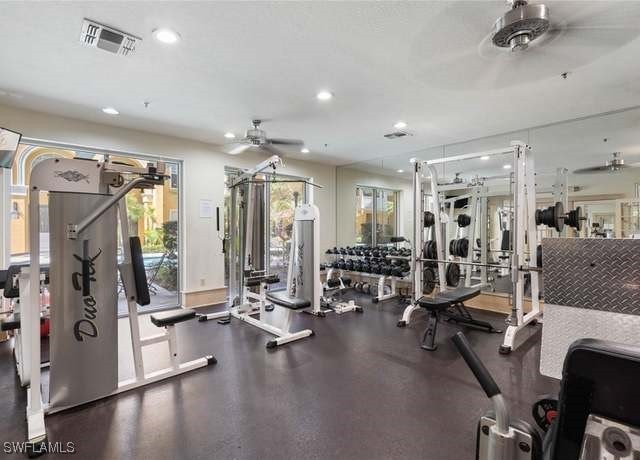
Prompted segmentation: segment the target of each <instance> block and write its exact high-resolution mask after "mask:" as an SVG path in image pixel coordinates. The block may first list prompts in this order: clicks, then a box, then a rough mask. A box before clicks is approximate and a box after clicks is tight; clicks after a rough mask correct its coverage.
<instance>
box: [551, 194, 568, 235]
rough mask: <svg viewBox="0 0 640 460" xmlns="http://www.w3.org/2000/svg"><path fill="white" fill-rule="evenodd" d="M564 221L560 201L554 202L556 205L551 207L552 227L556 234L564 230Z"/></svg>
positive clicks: (562, 207)
mask: <svg viewBox="0 0 640 460" xmlns="http://www.w3.org/2000/svg"><path fill="white" fill-rule="evenodd" d="M564 219H565V215H564V206H563V205H562V202H561V201H556V204H555V206H554V207H553V226H554V227H555V229H556V230H557V231H558V233H559V232H561V231H562V230H564Z"/></svg>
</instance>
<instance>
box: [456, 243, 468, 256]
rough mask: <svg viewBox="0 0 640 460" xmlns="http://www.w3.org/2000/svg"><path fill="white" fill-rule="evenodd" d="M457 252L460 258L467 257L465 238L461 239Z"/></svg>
mask: <svg viewBox="0 0 640 460" xmlns="http://www.w3.org/2000/svg"><path fill="white" fill-rule="evenodd" d="M458 251H459V253H460V257H467V256H468V255H469V240H468V239H467V238H462V239H461V240H460V243H459V247H458Z"/></svg>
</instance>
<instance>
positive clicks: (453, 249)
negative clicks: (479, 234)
mask: <svg viewBox="0 0 640 460" xmlns="http://www.w3.org/2000/svg"><path fill="white" fill-rule="evenodd" d="M456 241H458V240H451V241H449V255H452V256H455V255H456Z"/></svg>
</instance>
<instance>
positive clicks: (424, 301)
mask: <svg viewBox="0 0 640 460" xmlns="http://www.w3.org/2000/svg"><path fill="white" fill-rule="evenodd" d="M418 305H420V306H421V307H422V308H426V309H427V310H429V311H435V310H446V309H447V308H449V307H450V306H451V301H449V300H448V299H445V298H443V297H421V298H420V299H418Z"/></svg>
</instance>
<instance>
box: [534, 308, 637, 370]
mask: <svg viewBox="0 0 640 460" xmlns="http://www.w3.org/2000/svg"><path fill="white" fill-rule="evenodd" d="M587 338H588V339H602V340H611V341H613V342H618V343H625V344H628V345H640V316H638V315H625V314H623V313H612V312H606V311H602V310H590V309H587V310H585V309H584V308H576V307H565V306H563V305H553V304H549V303H547V302H545V304H544V323H543V326H542V350H541V351H540V373H541V374H542V375H546V376H549V377H553V378H556V379H561V378H562V365H563V363H564V358H565V356H566V355H567V350H569V346H570V345H571V344H572V343H573V342H574V341H576V340H578V339H587Z"/></svg>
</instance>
